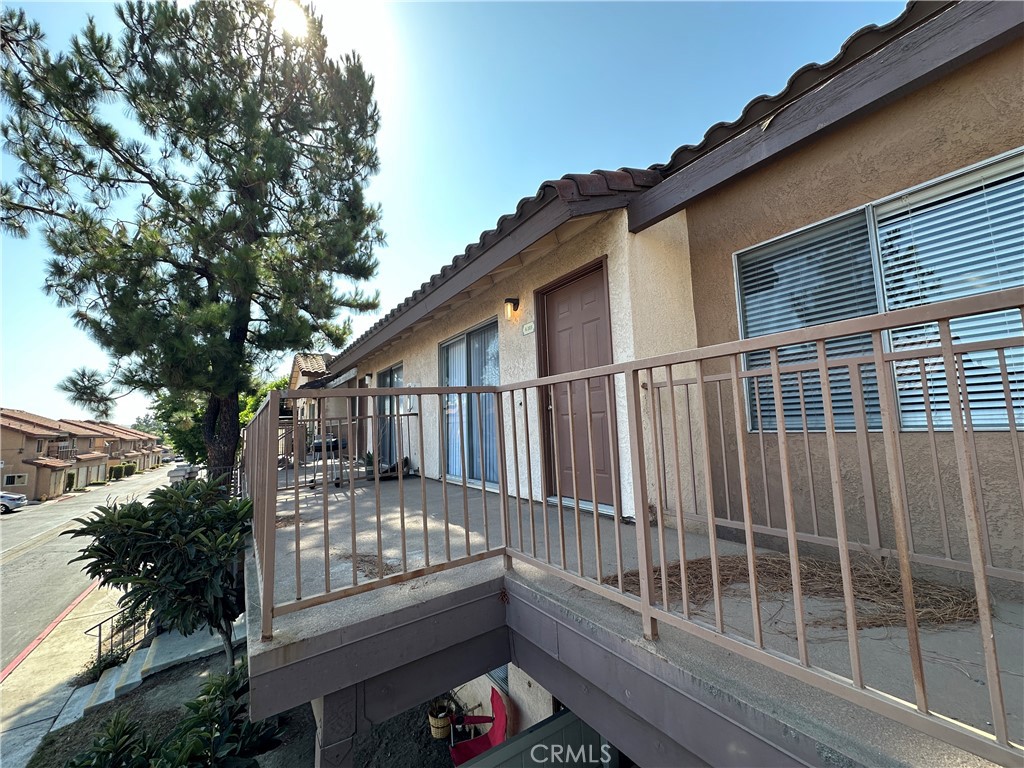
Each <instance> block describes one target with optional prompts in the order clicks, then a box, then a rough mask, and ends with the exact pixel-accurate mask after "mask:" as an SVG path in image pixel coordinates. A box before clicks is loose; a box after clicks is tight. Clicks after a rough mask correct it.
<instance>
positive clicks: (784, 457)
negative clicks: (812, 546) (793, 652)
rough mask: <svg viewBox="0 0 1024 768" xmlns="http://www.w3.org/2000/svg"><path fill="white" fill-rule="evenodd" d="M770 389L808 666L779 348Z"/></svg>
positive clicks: (800, 636) (800, 639)
mask: <svg viewBox="0 0 1024 768" xmlns="http://www.w3.org/2000/svg"><path fill="white" fill-rule="evenodd" d="M770 354H771V365H772V391H773V393H774V395H775V427H776V433H777V434H778V439H779V468H780V470H781V471H782V506H783V510H784V511H785V513H786V543H787V545H788V549H789V571H790V576H791V577H792V583H793V615H794V618H795V619H796V642H797V648H798V650H799V653H800V663H801V664H803V665H804V666H805V667H807V666H810V661H809V659H808V657H807V630H806V628H805V627H804V596H803V588H802V586H801V584H800V551H799V548H798V546H797V538H796V533H797V531H796V508H795V507H794V505H793V487H792V479H791V477H790V473H789V438H788V432H787V430H786V406H785V403H784V402H783V400H782V375H781V374H780V372H779V348H778V347H772V348H771V352H770Z"/></svg>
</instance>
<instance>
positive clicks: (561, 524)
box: [548, 386, 565, 570]
mask: <svg viewBox="0 0 1024 768" xmlns="http://www.w3.org/2000/svg"><path fill="white" fill-rule="evenodd" d="M548 397H549V398H550V404H549V405H548V410H549V411H550V413H551V443H552V445H551V451H552V453H554V460H553V461H552V462H551V465H552V466H551V471H552V472H553V473H554V475H555V509H556V510H557V512H558V549H559V551H560V552H561V554H562V570H565V512H564V511H563V509H562V467H561V461H562V455H561V453H559V450H558V401H557V400H556V398H555V390H554V386H549V387H548Z"/></svg>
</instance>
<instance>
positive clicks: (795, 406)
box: [737, 211, 879, 430]
mask: <svg viewBox="0 0 1024 768" xmlns="http://www.w3.org/2000/svg"><path fill="white" fill-rule="evenodd" d="M872 264H873V260H872V255H871V241H870V233H869V230H868V223H867V218H866V216H865V214H864V211H858V212H856V213H854V214H853V215H850V216H845V217H842V218H840V219H835V220H833V221H829V222H826V223H824V224H822V225H820V226H817V227H813V228H811V229H808V230H806V231H804V232H801V233H798V234H797V235H794V236H791V237H787V238H785V239H783V240H779V241H776V242H774V243H771V244H769V245H767V246H765V247H763V248H758V249H756V250H754V251H748V252H747V253H745V254H742V255H741V256H739V257H738V258H737V270H738V280H739V293H740V311H741V321H742V325H743V328H742V330H743V334H744V337H746V338H750V337H755V336H763V335H766V334H770V333H778V332H780V331H789V330H793V329H795V328H803V327H805V326H808V325H820V324H821V323H828V322H832V321H835V320H844V319H846V318H849V317H859V316H862V315H873V314H875V313H877V312H878V297H877V291H876V285H875V275H874V269H873V266H872ZM870 348H871V347H870V337H869V336H850V337H846V338H842V339H834V340H830V341H829V342H828V343H827V344H826V352H827V354H828V356H829V357H830V358H833V357H834V358H841V357H850V356H855V355H863V354H868V353H869V352H870ZM815 357H816V350H815V347H814V344H794V345H791V346H786V347H782V348H781V349H780V350H779V360H780V362H781V363H782V364H783V365H785V364H787V363H800V362H804V361H813V360H814V359H815ZM768 364H769V354H768V351H767V350H764V351H758V352H753V353H750V354H748V355H747V356H746V367H747V369H748V370H752V369H758V368H766V367H767V366H768ZM866 368H867V367H866ZM862 375H863V376H864V377H865V380H866V383H867V384H869V385H870V386H866V387H865V389H866V390H867V392H866V402H865V410H866V417H867V419H868V423H869V425H871V426H874V425H875V424H877V423H878V421H879V410H878V395H877V387H876V386H874V372H873V370H870V369H867V370H862ZM797 376H798V374H795V373H790V374H784V375H783V376H782V378H781V382H782V400H783V404H782V405H783V412H784V413H785V418H786V428H787V429H793V430H801V429H805V428H807V429H824V426H825V416H824V409H823V407H822V398H821V382H820V380H819V377H818V374H817V373H814V372H804V373H801V374H799V376H801V377H802V379H803V380H802V382H800V381H798V380H797ZM829 378H830V383H831V388H832V400H833V411H834V415H835V420H836V428H837V429H847V430H848V429H854V428H855V413H854V403H853V397H852V394H851V390H850V377H849V374H848V373H847V372H846V371H845V370H842V369H839V370H835V371H832V372H831V373H830V376H829ZM801 384H802V386H803V398H804V408H801V405H800V386H801ZM753 386H754V385H753V383H751V384H750V385H749V387H748V395H749V396H748V405H749V409H750V420H751V425H752V427H753V428H754V429H757V428H758V425H760V426H761V428H763V429H767V430H775V429H778V416H777V411H778V409H777V407H776V404H775V396H774V389H773V386H772V380H771V377H770V376H767V375H766V376H759V377H758V378H757V385H756V386H757V391H756V392H754V390H753ZM804 412H806V414H807V424H806V425H805V424H804V419H803V413H804Z"/></svg>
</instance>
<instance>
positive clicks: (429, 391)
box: [279, 387, 502, 400]
mask: <svg viewBox="0 0 1024 768" xmlns="http://www.w3.org/2000/svg"><path fill="white" fill-rule="evenodd" d="M501 390H502V387H365V388H361V389H352V388H351V387H347V388H346V387H337V388H335V389H282V390H279V391H280V393H281V397H282V398H286V399H293V398H303V399H306V400H317V399H325V398H328V397H345V398H348V399H355V398H360V397H395V396H396V395H466V394H474V393H476V392H479V393H480V394H483V395H493V394H496V393H497V392H500V391H501Z"/></svg>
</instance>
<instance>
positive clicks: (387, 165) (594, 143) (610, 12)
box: [0, 0, 904, 423]
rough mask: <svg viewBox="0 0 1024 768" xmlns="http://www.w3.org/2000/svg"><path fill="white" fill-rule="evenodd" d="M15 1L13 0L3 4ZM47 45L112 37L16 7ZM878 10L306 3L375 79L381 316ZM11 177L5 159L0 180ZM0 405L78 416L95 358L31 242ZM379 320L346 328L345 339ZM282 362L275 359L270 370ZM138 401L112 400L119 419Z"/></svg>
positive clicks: (799, 5)
mask: <svg viewBox="0 0 1024 768" xmlns="http://www.w3.org/2000/svg"><path fill="white" fill-rule="evenodd" d="M10 5H15V4H13V3H12V4H10ZM22 7H24V8H25V9H26V11H27V12H28V13H29V15H30V16H32V17H33V18H35V19H37V20H38V21H39V22H40V23H41V24H42V26H43V28H44V30H45V31H46V33H47V35H48V41H49V44H50V45H51V46H52V47H57V46H60V47H63V46H65V45H66V44H67V41H68V39H69V38H70V37H71V35H72V34H73V33H74V32H75V31H77V30H79V29H81V28H82V26H83V25H84V23H85V19H86V17H87V15H89V14H92V15H94V16H95V17H96V19H97V21H98V22H99V23H100V24H101V25H104V26H105V27H106V28H107V29H109V31H111V32H116V31H117V22H116V18H115V16H114V14H113V6H112V4H110V3H69V2H43V3H24V4H22ZM903 7H904V4H903V3H893V2H868V3H854V2H830V3H825V2H791V3H775V2H718V3H697V2H673V3H670V2H658V3H612V2H602V3H586V2H574V3H550V2H530V3H526V2H517V3H488V2H460V3H427V2H395V3H388V2H372V0H359V1H358V2H354V3H353V2H347V1H340V0H320V1H319V3H318V4H317V11H318V12H319V13H321V14H323V15H324V20H325V26H326V30H327V35H328V40H329V41H330V42H331V45H332V47H333V49H334V50H335V51H338V52H340V51H347V50H350V49H352V48H355V49H356V50H357V51H358V52H359V53H360V54H361V55H362V57H363V60H364V62H365V64H366V66H367V68H368V70H369V71H370V72H371V73H373V74H374V76H375V77H376V81H377V97H378V100H379V103H380V108H381V113H382V121H383V125H382V129H381V132H380V134H379V135H378V146H379V150H380V157H381V173H380V175H379V176H378V177H376V178H375V179H374V181H373V183H372V185H371V187H370V191H369V194H370V197H371V198H372V199H374V200H375V201H378V202H380V203H381V205H382V206H383V214H384V220H383V225H384V229H385V231H386V233H387V239H388V244H387V246H386V247H385V248H382V249H381V250H380V251H379V252H378V256H379V259H380V262H381V268H380V273H379V275H378V277H377V278H376V280H375V281H374V283H373V285H372V286H370V287H371V288H376V289H379V290H380V294H381V310H382V312H384V313H386V312H387V311H389V310H390V309H391V308H392V307H393V306H395V305H396V304H398V303H399V302H401V301H402V300H403V299H404V298H405V297H406V296H408V295H409V294H410V293H411V292H412V291H413V290H415V289H416V288H417V287H419V285H420V283H422V282H424V281H425V280H427V279H428V278H429V277H430V276H431V275H432V274H433V273H435V272H437V271H438V270H439V269H440V268H441V266H442V265H443V264H446V263H448V262H449V261H451V259H452V257H453V256H455V255H456V254H458V253H461V252H462V251H463V250H464V249H465V247H466V245H467V244H469V243H471V242H476V240H477V239H478V238H479V236H480V233H481V232H482V231H484V230H486V229H491V228H492V227H493V226H494V225H495V223H496V221H497V219H498V218H499V217H500V216H501V215H503V214H506V213H510V212H513V211H514V210H515V206H516V203H517V202H518V201H519V199H520V198H522V197H527V196H532V195H533V194H535V193H536V191H537V189H538V187H539V186H540V183H541V182H542V181H544V180H545V179H549V178H558V177H560V176H562V175H563V174H566V173H581V172H582V173H585V172H588V171H591V170H594V169H597V168H609V169H614V168H620V167H623V166H635V167H641V168H646V167H647V166H649V165H652V164H654V163H662V162H666V161H667V160H668V159H669V157H670V156H671V154H672V152H673V150H674V149H675V148H676V147H678V146H680V145H682V144H688V143H696V142H698V141H700V139H701V138H702V137H703V135H704V132H705V131H706V130H707V129H708V128H709V127H710V126H712V125H713V124H715V123H716V122H720V121H732V120H735V119H736V118H737V117H738V116H739V114H740V112H741V110H742V109H743V107H744V106H745V105H746V104H747V103H748V102H749V101H750V100H751V99H753V98H755V97H756V96H759V95H761V94H774V93H778V92H779V91H780V90H782V89H783V88H784V87H785V85H786V82H787V80H788V79H789V77H790V75H791V74H792V73H793V72H795V71H796V70H797V69H799V68H800V67H802V66H803V65H805V64H807V63H809V62H825V61H828V60H829V59H831V58H832V57H833V56H835V55H836V53H838V51H839V49H840V47H841V45H842V43H843V41H845V40H846V39H847V38H848V37H849V36H850V35H851V34H853V33H854V32H855V31H856V30H858V29H860V28H861V27H863V26H865V25H867V24H884V23H886V22H888V21H890V20H891V19H893V18H895V17H896V16H898V15H899V14H900V13H901V12H902V10H903ZM15 171H16V169H15V168H14V164H13V163H12V162H11V160H10V158H9V157H8V156H6V155H4V157H3V174H4V176H5V177H9V176H10V175H11V174H12V173H13V172H15ZM0 245H2V272H0V282H2V291H0V300H2V303H3V306H2V310H0V322H2V329H0V332H2V336H0V338H2V350H0V352H2V365H0V368H2V371H3V373H2V380H0V403H2V404H3V405H4V406H6V407H13V408H23V409H25V410H29V411H34V412H37V413H41V414H45V415H48V416H52V417H74V416H77V415H84V414H83V413H82V412H81V411H79V410H77V409H76V408H75V407H73V406H71V405H70V404H69V403H67V401H66V400H65V399H64V397H63V395H62V394H61V393H60V392H58V391H57V390H56V388H55V387H56V384H57V382H58V381H59V380H60V379H62V378H63V377H64V376H66V375H67V374H68V373H69V372H70V371H71V369H72V368H75V367H80V366H83V365H84V366H90V367H96V368H100V369H105V368H106V358H105V356H104V355H103V353H102V351H101V350H99V349H98V348H97V347H96V346H95V345H94V344H93V343H92V342H91V341H90V340H89V339H88V338H87V337H86V335H85V334H84V333H82V332H81V331H79V330H78V329H76V328H75V327H74V325H73V324H72V322H71V320H70V319H69V317H68V315H67V312H66V310H61V309H59V308H57V307H56V306H55V305H54V304H53V302H52V300H51V299H49V298H47V297H46V296H44V295H43V293H42V290H41V287H42V284H43V275H44V268H45V262H46V258H47V255H48V254H47V253H46V252H45V246H44V245H43V244H42V242H41V240H39V239H37V238H35V237H33V238H31V239H29V240H14V239H12V238H10V237H8V236H6V235H5V236H4V237H3V240H2V243H0ZM378 316H379V315H372V316H365V317H360V318H356V319H355V330H356V333H357V334H358V333H360V332H362V331H363V330H365V329H366V328H368V327H369V326H370V325H371V324H372V323H373V322H374V321H375V320H376V318H377V317H378ZM289 360H290V358H289V359H288V360H283V361H282V368H281V369H282V370H284V369H286V368H287V364H288V362H289ZM146 406H147V400H146V398H144V397H142V396H137V395H135V396H131V397H128V398H125V399H124V400H122V401H121V403H120V405H119V407H118V410H117V412H116V414H115V420H116V421H119V422H122V423H130V422H131V421H132V420H133V419H134V418H135V417H136V416H139V415H141V414H142V413H144V412H145V410H146Z"/></svg>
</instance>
